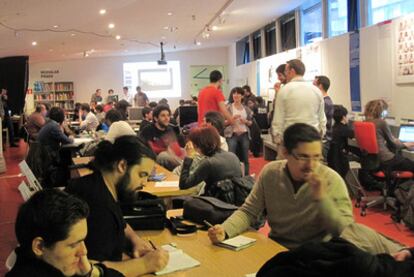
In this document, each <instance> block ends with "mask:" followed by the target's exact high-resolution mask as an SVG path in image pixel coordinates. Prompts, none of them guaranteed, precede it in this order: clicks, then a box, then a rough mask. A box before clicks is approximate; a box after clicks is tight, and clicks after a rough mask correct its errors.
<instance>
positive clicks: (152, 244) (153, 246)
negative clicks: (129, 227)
mask: <svg viewBox="0 0 414 277" xmlns="http://www.w3.org/2000/svg"><path fill="white" fill-rule="evenodd" d="M149 243H150V244H151V246H152V248H153V249H154V250H157V248H156V247H155V245H154V243H153V242H152V241H150V240H149Z"/></svg>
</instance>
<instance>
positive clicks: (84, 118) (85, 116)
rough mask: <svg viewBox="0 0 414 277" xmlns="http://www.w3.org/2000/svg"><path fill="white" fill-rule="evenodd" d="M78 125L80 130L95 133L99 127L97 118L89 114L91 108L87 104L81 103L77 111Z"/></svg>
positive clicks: (91, 113)
mask: <svg viewBox="0 0 414 277" xmlns="http://www.w3.org/2000/svg"><path fill="white" fill-rule="evenodd" d="M79 123H80V126H79V127H80V130H81V131H83V130H86V131H88V132H90V131H95V130H96V128H97V127H98V125H99V121H98V118H96V116H95V114H94V113H93V112H91V108H90V107H89V105H88V104H87V103H83V104H82V105H81V107H80V110H79Z"/></svg>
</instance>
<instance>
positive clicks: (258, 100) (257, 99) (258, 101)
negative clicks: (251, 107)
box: [256, 96, 265, 106]
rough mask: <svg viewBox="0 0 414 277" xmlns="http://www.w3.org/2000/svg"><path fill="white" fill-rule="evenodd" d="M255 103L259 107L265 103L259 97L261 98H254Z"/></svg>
mask: <svg viewBox="0 0 414 277" xmlns="http://www.w3.org/2000/svg"><path fill="white" fill-rule="evenodd" d="M256 102H257V104H258V105H259V106H263V105H264V104H265V101H264V99H263V97H261V96H257V97H256Z"/></svg>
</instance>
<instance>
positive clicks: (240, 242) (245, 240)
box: [217, 236, 256, 251]
mask: <svg viewBox="0 0 414 277" xmlns="http://www.w3.org/2000/svg"><path fill="white" fill-rule="evenodd" d="M255 241H256V239H252V238H249V237H245V236H237V237H234V238H231V239H226V240H223V241H222V242H219V243H218V244H217V245H218V246H221V247H225V248H229V249H231V250H235V251H239V250H241V249H244V248H246V247H249V246H251V245H252V244H253V243H254V242H255Z"/></svg>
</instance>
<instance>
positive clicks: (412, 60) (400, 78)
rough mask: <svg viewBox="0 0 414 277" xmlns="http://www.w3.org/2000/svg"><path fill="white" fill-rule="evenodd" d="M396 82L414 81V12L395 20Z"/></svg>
mask: <svg viewBox="0 0 414 277" xmlns="http://www.w3.org/2000/svg"><path fill="white" fill-rule="evenodd" d="M394 33H395V35H394V40H395V44H394V45H395V69H396V70H395V72H396V83H397V84H405V83H414V14H411V15H408V16H404V17H402V18H400V19H398V20H396V21H395V24H394Z"/></svg>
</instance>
